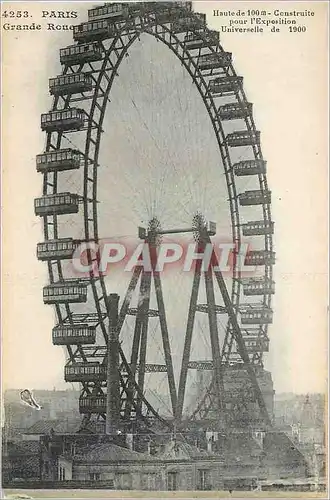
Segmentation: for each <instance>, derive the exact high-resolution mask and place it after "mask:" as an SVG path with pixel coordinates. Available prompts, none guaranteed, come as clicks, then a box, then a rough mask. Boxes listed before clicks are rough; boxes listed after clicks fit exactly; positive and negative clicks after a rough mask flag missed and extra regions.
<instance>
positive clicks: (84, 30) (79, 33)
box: [73, 19, 117, 42]
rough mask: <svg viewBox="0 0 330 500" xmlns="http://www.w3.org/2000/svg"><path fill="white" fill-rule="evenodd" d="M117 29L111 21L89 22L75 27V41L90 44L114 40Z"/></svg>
mask: <svg viewBox="0 0 330 500" xmlns="http://www.w3.org/2000/svg"><path fill="white" fill-rule="evenodd" d="M116 32H117V29H116V27H115V25H114V24H113V22H112V21H111V19H101V20H99V21H87V23H81V24H78V25H76V26H74V27H73V39H74V40H75V41H76V42H90V41H93V40H106V39H108V38H114V37H115V35H116Z"/></svg>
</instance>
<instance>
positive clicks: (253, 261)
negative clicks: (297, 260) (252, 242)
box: [244, 250, 275, 266]
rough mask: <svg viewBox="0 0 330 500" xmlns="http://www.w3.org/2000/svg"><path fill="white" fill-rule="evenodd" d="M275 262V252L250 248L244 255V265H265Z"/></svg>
mask: <svg viewBox="0 0 330 500" xmlns="http://www.w3.org/2000/svg"><path fill="white" fill-rule="evenodd" d="M273 264H275V252H271V251H269V250H251V251H250V252H248V253H247V254H246V256H245V262H244V265H245V266H267V265H273Z"/></svg>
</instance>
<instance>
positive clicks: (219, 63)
mask: <svg viewBox="0 0 330 500" xmlns="http://www.w3.org/2000/svg"><path fill="white" fill-rule="evenodd" d="M231 59H232V54H231V52H217V53H215V54H204V55H202V56H200V57H199V58H198V63H197V64H198V67H199V69H200V70H207V69H216V68H227V67H228V66H229V65H230V63H231Z"/></svg>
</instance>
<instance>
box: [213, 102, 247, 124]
mask: <svg viewBox="0 0 330 500" xmlns="http://www.w3.org/2000/svg"><path fill="white" fill-rule="evenodd" d="M251 113H252V104H251V103H250V102H244V101H243V102H233V103H231V104H225V105H224V106H220V107H219V109H218V115H219V118H220V119H221V120H238V119H244V118H247V117H248V116H250V115H251Z"/></svg>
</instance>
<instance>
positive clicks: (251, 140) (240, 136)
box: [226, 130, 260, 147]
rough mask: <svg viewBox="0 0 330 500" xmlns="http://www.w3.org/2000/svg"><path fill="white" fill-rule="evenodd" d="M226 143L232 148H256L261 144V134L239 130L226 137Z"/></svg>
mask: <svg viewBox="0 0 330 500" xmlns="http://www.w3.org/2000/svg"><path fill="white" fill-rule="evenodd" d="M226 143H227V145H228V146H230V147H239V146H256V145H258V144H259V143H260V132H259V131H253V130H251V131H249V130H238V131H237V132H232V133H231V134H228V135H227V137H226Z"/></svg>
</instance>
